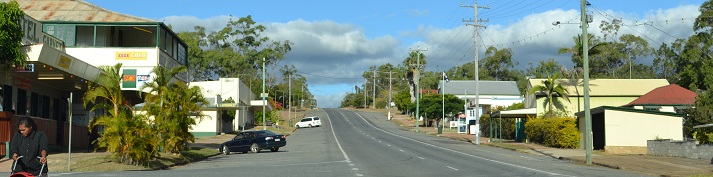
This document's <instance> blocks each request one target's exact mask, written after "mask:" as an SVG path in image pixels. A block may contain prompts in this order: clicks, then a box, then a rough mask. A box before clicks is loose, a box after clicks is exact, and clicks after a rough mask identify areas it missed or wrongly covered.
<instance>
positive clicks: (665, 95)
mask: <svg viewBox="0 0 713 177" xmlns="http://www.w3.org/2000/svg"><path fill="white" fill-rule="evenodd" d="M696 96H697V94H696V93H695V92H693V91H690V90H688V89H686V88H683V87H681V86H679V85H676V84H671V85H667V86H662V87H659V88H656V89H654V90H651V91H650V92H648V93H646V94H644V95H643V96H641V97H639V98H637V99H636V100H634V101H632V102H631V103H629V104H627V105H624V106H634V105H693V104H694V103H695V102H696Z"/></svg>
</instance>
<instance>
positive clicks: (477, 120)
mask: <svg viewBox="0 0 713 177" xmlns="http://www.w3.org/2000/svg"><path fill="white" fill-rule="evenodd" d="M460 6H461V7H468V8H473V14H475V18H474V19H473V20H463V22H472V23H473V24H467V25H468V26H473V29H474V31H475V35H474V36H473V41H474V43H475V45H474V46H475V61H474V62H475V63H474V64H475V125H476V126H475V128H476V131H475V144H480V135H479V134H480V130H479V128H480V93H478V91H479V89H480V88H479V87H480V83H479V82H480V81H479V78H478V29H479V28H481V27H482V28H485V26H483V25H480V24H479V22H489V20H488V19H485V20H481V19H478V9H479V8H480V9H490V5H488V6H478V3H473V5H472V6H466V5H463V4H461V5H460Z"/></svg>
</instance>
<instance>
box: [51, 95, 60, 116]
mask: <svg viewBox="0 0 713 177" xmlns="http://www.w3.org/2000/svg"><path fill="white" fill-rule="evenodd" d="M60 108H61V106H60V104H59V98H54V99H53V100H52V119H54V120H57V122H59V120H60V119H59V117H60V116H59V114H60V111H59V109H60Z"/></svg>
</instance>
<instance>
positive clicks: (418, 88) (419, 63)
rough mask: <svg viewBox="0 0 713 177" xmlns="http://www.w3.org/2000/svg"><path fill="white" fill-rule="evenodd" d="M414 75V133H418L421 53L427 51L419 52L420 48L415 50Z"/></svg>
mask: <svg viewBox="0 0 713 177" xmlns="http://www.w3.org/2000/svg"><path fill="white" fill-rule="evenodd" d="M411 51H416V73H414V78H415V80H416V123H414V124H416V132H418V121H419V120H420V119H421V117H420V115H419V108H420V105H419V102H420V99H421V84H420V81H421V51H428V49H424V50H421V47H418V48H416V50H411Z"/></svg>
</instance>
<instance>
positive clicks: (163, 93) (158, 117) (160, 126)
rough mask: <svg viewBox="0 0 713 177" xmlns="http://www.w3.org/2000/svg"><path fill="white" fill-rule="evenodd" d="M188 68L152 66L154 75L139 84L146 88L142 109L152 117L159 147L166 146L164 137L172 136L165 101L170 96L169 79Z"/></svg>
mask: <svg viewBox="0 0 713 177" xmlns="http://www.w3.org/2000/svg"><path fill="white" fill-rule="evenodd" d="M187 70H188V69H187V68H186V67H185V66H179V67H174V68H172V69H170V70H168V69H166V68H165V67H163V66H156V67H154V68H153V69H152V70H151V72H152V73H153V74H155V75H156V77H154V78H152V79H151V81H150V82H148V83H146V84H144V85H143V86H141V90H142V91H143V90H147V91H148V94H142V96H144V102H145V103H146V104H145V105H144V107H143V109H144V110H145V111H146V114H147V116H149V117H152V118H153V119H152V125H153V126H152V128H153V130H154V133H155V135H157V138H156V139H155V141H156V143H157V144H159V145H160V146H161V147H164V148H166V146H167V145H166V143H167V142H168V141H167V140H166V139H167V138H169V137H172V136H171V135H170V134H172V133H174V132H172V131H171V130H170V129H171V128H172V127H173V126H175V125H174V123H173V122H172V121H171V116H170V114H171V113H172V112H171V111H172V110H171V109H170V107H168V104H166V101H167V100H168V99H169V98H170V95H169V94H168V93H170V92H171V80H172V79H173V78H174V77H175V76H176V75H177V74H179V73H182V72H186V71H187Z"/></svg>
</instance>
